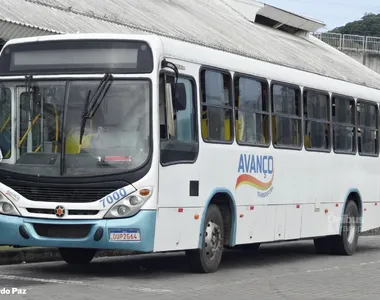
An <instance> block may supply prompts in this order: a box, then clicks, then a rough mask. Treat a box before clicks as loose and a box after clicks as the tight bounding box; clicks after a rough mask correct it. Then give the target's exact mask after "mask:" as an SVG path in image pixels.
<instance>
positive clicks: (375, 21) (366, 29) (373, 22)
mask: <svg viewBox="0 0 380 300" xmlns="http://www.w3.org/2000/svg"><path fill="white" fill-rule="evenodd" d="M330 32H334V33H341V34H356V35H365V36H379V37H380V14H373V13H366V14H365V15H364V16H363V17H362V18H361V20H359V21H354V22H350V23H347V24H346V25H345V26H342V27H337V28H334V29H333V30H331V31H330Z"/></svg>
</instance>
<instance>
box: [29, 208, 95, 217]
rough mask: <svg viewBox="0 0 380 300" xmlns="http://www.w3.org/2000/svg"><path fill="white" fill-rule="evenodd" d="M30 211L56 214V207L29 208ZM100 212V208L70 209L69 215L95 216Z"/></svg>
mask: <svg viewBox="0 0 380 300" xmlns="http://www.w3.org/2000/svg"><path fill="white" fill-rule="evenodd" d="M26 210H27V211H28V212H29V213H32V214H44V215H55V210H54V209H48V208H27V209H26ZM98 213H99V210H88V209H70V210H69V211H68V213H67V215H69V216H95V215H97V214H98Z"/></svg>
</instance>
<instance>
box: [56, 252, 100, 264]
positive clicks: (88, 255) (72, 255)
mask: <svg viewBox="0 0 380 300" xmlns="http://www.w3.org/2000/svg"><path fill="white" fill-rule="evenodd" d="M59 253H60V254H61V258H62V259H63V260H64V261H65V262H66V263H68V264H71V265H85V264H88V263H90V262H91V261H92V260H93V258H94V257H95V254H96V250H95V249H78V248H59Z"/></svg>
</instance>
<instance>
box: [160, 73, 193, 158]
mask: <svg viewBox="0 0 380 300" xmlns="http://www.w3.org/2000/svg"><path fill="white" fill-rule="evenodd" d="M166 83H170V84H171V85H172V95H173V107H174V132H175V134H174V135H173V136H171V135H169V134H168V127H167V124H166V123H167V122H166V115H167V110H166V104H165V103H166V101H165V99H166V98H165V97H166V93H165V84H166ZM179 89H181V91H180V90H179ZM175 90H176V91H177V93H176V95H177V98H176V99H177V100H176V99H175ZM159 96H160V101H159V110H160V136H161V162H162V163H163V164H168V163H173V162H182V161H193V160H195V158H196V156H197V153H198V134H197V126H196V124H197V123H196V106H195V103H196V102H195V85H194V83H193V81H192V80H190V79H188V78H185V77H181V76H180V77H179V78H178V83H177V88H175V78H174V76H171V75H167V74H162V75H161V77H160V91H159ZM178 97H182V98H183V99H182V101H183V103H179V101H180V99H179V98H178Z"/></svg>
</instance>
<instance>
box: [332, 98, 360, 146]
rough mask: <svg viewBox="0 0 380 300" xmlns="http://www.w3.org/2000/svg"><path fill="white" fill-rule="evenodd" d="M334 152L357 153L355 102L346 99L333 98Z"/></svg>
mask: <svg viewBox="0 0 380 300" xmlns="http://www.w3.org/2000/svg"><path fill="white" fill-rule="evenodd" d="M332 105H333V108H334V109H333V122H334V127H333V135H334V151H336V152H340V153H342V152H345V153H355V152H356V142H355V139H356V130H355V127H356V126H355V101H354V99H351V98H346V97H335V96H334V97H333V102H332Z"/></svg>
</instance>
